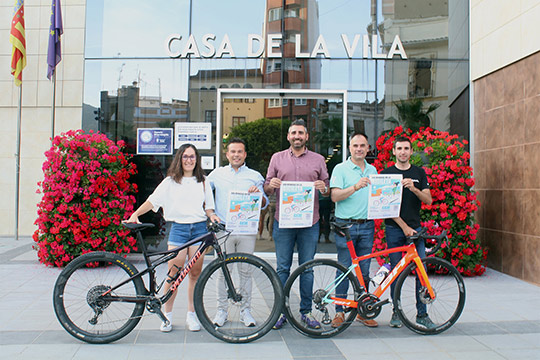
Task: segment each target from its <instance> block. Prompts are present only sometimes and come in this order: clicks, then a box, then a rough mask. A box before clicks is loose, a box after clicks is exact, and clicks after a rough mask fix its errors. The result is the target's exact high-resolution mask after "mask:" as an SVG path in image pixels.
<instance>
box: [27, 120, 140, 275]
mask: <svg viewBox="0 0 540 360" xmlns="http://www.w3.org/2000/svg"><path fill="white" fill-rule="evenodd" d="M123 146H124V143H123V142H119V143H118V144H114V142H112V141H111V140H109V139H107V137H106V136H105V135H104V134H99V133H92V132H90V133H84V132H83V131H82V130H77V131H73V130H72V131H68V132H66V133H64V134H62V135H60V136H56V137H55V138H54V139H53V146H52V147H51V149H50V150H48V151H46V152H45V156H46V160H45V162H44V163H43V166H42V169H43V172H44V180H43V181H41V182H40V183H38V186H39V187H40V189H39V190H38V191H39V193H41V194H43V197H42V199H41V201H40V203H39V204H38V218H37V219H36V221H35V224H36V225H37V226H38V230H37V231H36V232H35V233H34V234H33V236H32V238H33V240H34V241H35V243H36V249H37V254H38V258H39V260H40V262H42V263H43V264H45V265H52V266H64V265H65V264H67V263H68V262H69V261H71V260H72V259H73V258H75V257H76V256H79V255H81V254H84V253H86V252H89V251H90V249H89V248H92V250H105V251H111V252H129V251H132V250H134V249H135V239H134V238H133V237H132V236H129V231H126V230H125V228H123V226H122V225H121V219H123V218H125V217H126V215H127V214H128V213H130V212H132V211H133V205H134V203H135V198H134V197H133V195H130V193H134V192H135V191H136V187H135V186H133V185H132V184H130V183H129V178H130V176H132V175H134V174H135V173H136V170H135V166H134V165H132V164H130V163H129V162H128V161H127V160H128V159H129V157H128V156H126V155H124V154H123V153H122V152H121V148H122V147H123ZM109 234H116V235H114V236H111V235H109Z"/></svg>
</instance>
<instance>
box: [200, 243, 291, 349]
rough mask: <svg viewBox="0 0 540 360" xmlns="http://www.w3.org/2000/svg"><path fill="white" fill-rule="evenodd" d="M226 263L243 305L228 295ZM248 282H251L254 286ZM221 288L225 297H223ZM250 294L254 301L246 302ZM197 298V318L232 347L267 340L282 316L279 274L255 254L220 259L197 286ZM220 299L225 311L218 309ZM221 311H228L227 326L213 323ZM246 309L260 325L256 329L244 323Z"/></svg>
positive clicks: (209, 330) (206, 270) (215, 335)
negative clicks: (237, 344) (224, 268)
mask: <svg viewBox="0 0 540 360" xmlns="http://www.w3.org/2000/svg"><path fill="white" fill-rule="evenodd" d="M223 263H224V264H225V265H226V267H227V270H228V272H229V273H230V275H231V279H232V282H233V284H234V287H235V289H236V291H237V292H238V293H239V294H241V295H242V299H241V300H239V301H238V300H237V301H235V300H233V299H229V298H228V296H227V295H226V285H225V278H224V276H223V269H222V264H223ZM240 273H242V274H243V275H242V276H241V275H240ZM248 280H251V285H250V284H249V282H248ZM250 286H251V291H249V287H250ZM218 287H219V289H221V291H222V292H221V294H225V295H222V296H221V297H220V295H219V294H220V292H219V290H218ZM248 293H250V294H251V301H249V300H246V295H247V294H248ZM194 298H195V299H196V300H195V312H196V313H197V317H198V318H199V321H200V322H201V324H202V326H203V327H204V328H205V329H206V330H207V331H208V332H209V333H210V334H211V335H213V336H214V337H216V338H218V339H220V340H223V341H226V342H229V343H248V342H251V341H254V340H256V339H258V338H260V337H262V336H264V335H265V334H266V333H268V332H269V331H270V330H271V329H272V326H273V325H274V324H275V323H276V321H277V319H278V317H279V315H280V314H281V309H282V303H283V289H282V287H281V283H280V281H279V277H278V276H277V273H276V271H275V270H274V269H273V268H272V267H271V266H270V265H269V264H268V263H267V262H265V261H264V260H262V259H260V258H258V257H256V256H254V255H251V254H243V253H233V254H229V255H227V257H226V258H225V260H224V261H223V262H222V261H221V260H219V259H216V260H214V261H212V262H211V263H210V264H208V266H206V267H205V268H204V269H203V271H202V273H201V275H200V277H199V279H198V280H197V284H196V285H195V291H194ZM220 298H221V307H218V299H220ZM220 308H221V309H223V308H226V311H227V313H228V315H227V321H226V322H225V324H223V326H217V325H215V324H214V322H213V321H214V318H215V316H216V313H217V311H218V309H220ZM245 308H249V309H250V312H251V315H252V316H253V318H254V319H255V321H256V324H255V325H254V326H249V327H248V326H246V325H245V324H243V323H242V322H241V317H242V314H241V312H242V311H243V310H244V309H245ZM223 310H224V309H223Z"/></svg>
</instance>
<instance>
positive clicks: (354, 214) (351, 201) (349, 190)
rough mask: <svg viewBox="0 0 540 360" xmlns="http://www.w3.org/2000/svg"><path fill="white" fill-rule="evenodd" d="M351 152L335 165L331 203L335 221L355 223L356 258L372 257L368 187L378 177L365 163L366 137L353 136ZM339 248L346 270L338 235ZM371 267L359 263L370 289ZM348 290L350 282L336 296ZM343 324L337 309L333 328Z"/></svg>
mask: <svg viewBox="0 0 540 360" xmlns="http://www.w3.org/2000/svg"><path fill="white" fill-rule="evenodd" d="M349 151H350V154H351V156H350V157H349V158H348V159H347V161H345V162H342V163H341V164H338V165H336V167H335V168H334V171H333V173H332V178H331V179H330V189H331V197H332V201H334V202H335V203H336V220H337V222H344V223H352V227H351V228H350V229H349V232H350V235H351V240H352V242H353V245H354V249H355V250H356V254H357V255H358V256H362V255H367V254H370V253H371V249H372V248H373V235H374V233H375V224H374V222H373V220H368V219H367V214H368V199H369V191H368V185H369V183H370V181H369V175H374V174H377V170H376V169H375V167H374V166H373V165H370V164H368V163H367V161H366V155H367V153H368V151H369V142H368V137H367V135H366V134H363V133H359V132H355V133H353V134H352V135H351V137H350V138H349ZM336 247H337V254H338V261H339V262H340V263H341V264H343V265H345V267H349V266H351V263H352V259H351V255H350V253H349V249H348V248H347V240H346V239H345V237H342V236H339V235H338V234H336ZM369 264H370V260H369V259H368V260H363V261H361V262H360V269H361V270H362V276H363V278H364V282H365V284H366V288H367V287H368V286H369ZM348 286H349V284H348V282H346V281H343V282H341V283H340V284H339V285H338V287H337V289H336V293H337V294H347V291H348ZM366 290H367V289H366ZM356 319H357V320H358V321H360V322H361V323H362V324H364V325H365V326H369V327H376V326H378V324H377V322H376V321H375V320H371V319H364V318H363V317H361V316H360V315H358V316H357V317H356ZM344 320H345V315H344V313H343V308H342V307H341V306H339V305H337V306H336V316H335V317H334V319H333V320H332V326H333V327H339V326H340V325H341V324H342V323H343V321H344Z"/></svg>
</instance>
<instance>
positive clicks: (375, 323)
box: [356, 315, 379, 327]
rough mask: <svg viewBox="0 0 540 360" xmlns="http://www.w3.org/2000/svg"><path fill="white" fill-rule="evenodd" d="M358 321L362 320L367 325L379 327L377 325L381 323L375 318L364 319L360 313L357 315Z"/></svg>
mask: <svg viewBox="0 0 540 360" xmlns="http://www.w3.org/2000/svg"><path fill="white" fill-rule="evenodd" d="M356 321H359V322H361V323H362V324H364V325H365V326H367V327H377V326H379V324H377V322H376V321H375V320H373V319H364V318H363V317H361V316H360V315H357V316H356Z"/></svg>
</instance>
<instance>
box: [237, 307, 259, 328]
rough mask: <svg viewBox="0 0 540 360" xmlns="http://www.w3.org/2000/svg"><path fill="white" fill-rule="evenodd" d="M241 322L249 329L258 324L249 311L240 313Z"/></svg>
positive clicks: (245, 310)
mask: <svg viewBox="0 0 540 360" xmlns="http://www.w3.org/2000/svg"><path fill="white" fill-rule="evenodd" d="M240 321H241V322H243V323H244V325H246V326H247V327H252V326H255V325H256V324H257V322H255V319H254V318H253V316H251V311H249V309H244V310H242V311H240Z"/></svg>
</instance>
